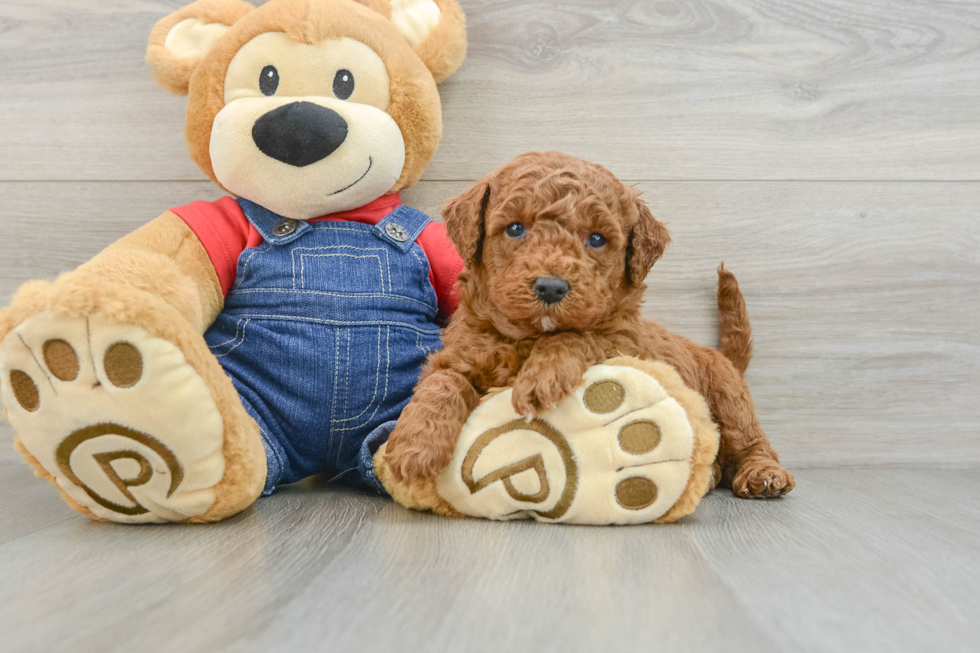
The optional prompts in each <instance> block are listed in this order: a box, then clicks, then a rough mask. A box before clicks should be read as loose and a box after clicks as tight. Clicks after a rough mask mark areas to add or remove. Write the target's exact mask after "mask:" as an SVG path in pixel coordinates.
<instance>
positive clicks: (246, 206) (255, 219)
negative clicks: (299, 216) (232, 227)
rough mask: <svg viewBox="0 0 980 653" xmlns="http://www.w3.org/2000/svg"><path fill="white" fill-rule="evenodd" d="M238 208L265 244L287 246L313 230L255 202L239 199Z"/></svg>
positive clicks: (303, 223) (299, 221) (303, 222)
mask: <svg viewBox="0 0 980 653" xmlns="http://www.w3.org/2000/svg"><path fill="white" fill-rule="evenodd" d="M236 201H237V202H238V206H240V207H241V208H242V212H243V213H245V218H246V219H247V220H248V221H249V222H251V223H252V225H253V226H254V227H255V229H256V230H257V231H258V232H259V233H260V234H262V237H263V238H265V242H267V243H272V244H273V245H287V244H289V243H291V242H293V241H294V240H296V239H297V238H300V237H302V236H303V234H305V233H306V232H307V231H310V230H312V229H313V227H311V226H310V225H309V224H307V223H306V222H305V221H303V220H293V219H292V218H284V217H282V216H281V215H279V214H277V213H273V212H272V211H270V210H269V209H266V208H264V207H261V206H259V205H258V204H256V203H255V202H250V201H248V200H246V199H242V198H239V199H238V200H236Z"/></svg>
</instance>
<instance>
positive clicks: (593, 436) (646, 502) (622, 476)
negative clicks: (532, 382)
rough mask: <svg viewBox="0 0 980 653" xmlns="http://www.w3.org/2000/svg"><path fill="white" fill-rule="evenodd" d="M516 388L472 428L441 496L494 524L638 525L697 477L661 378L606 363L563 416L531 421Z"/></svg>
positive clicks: (689, 440) (689, 443)
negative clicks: (515, 403)
mask: <svg viewBox="0 0 980 653" xmlns="http://www.w3.org/2000/svg"><path fill="white" fill-rule="evenodd" d="M510 402H511V391H510V390H505V391H503V392H500V393H498V394H496V395H493V396H490V397H488V398H487V399H485V400H484V402H483V403H482V404H481V405H480V406H479V407H478V408H477V409H476V411H474V413H473V414H472V415H471V416H470V419H469V420H468V421H467V423H466V426H465V427H464V429H463V431H462V433H461V434H460V438H459V442H458V444H457V447H456V453H455V456H454V459H453V461H452V463H451V464H450V466H449V467H448V468H447V469H446V470H445V471H444V472H443V473H442V474H441V475H440V477H439V479H438V481H437V488H438V492H439V495H440V496H442V497H443V498H444V499H445V500H446V501H448V502H449V503H450V504H451V505H452V506H453V507H454V508H456V510H458V511H459V512H461V513H463V514H466V515H470V516H475V517H485V518H490V519H519V518H533V519H537V520H539V521H551V522H567V523H579V524H636V523H647V522H651V521H654V520H656V519H659V518H661V517H663V516H664V515H665V514H666V513H667V512H668V511H669V510H670V509H671V508H672V507H673V506H674V505H675V504H676V503H677V502H678V501H679V499H680V498H681V496H682V495H683V494H684V493H685V490H686V489H687V488H688V481H689V479H690V478H691V471H692V457H693V455H694V449H695V433H694V429H693V427H692V425H691V422H690V420H689V419H688V414H687V413H686V411H685V410H684V408H683V407H682V406H681V405H680V403H678V401H677V400H676V399H675V398H674V397H672V396H671V395H670V394H669V393H668V392H667V390H665V388H664V386H663V385H661V384H660V383H659V382H658V381H657V379H655V378H654V377H653V376H651V375H649V374H647V373H645V372H644V371H641V370H640V369H636V368H634V367H628V366H618V365H596V366H594V367H592V368H590V369H589V370H588V371H587V372H586V374H585V383H584V384H583V385H582V386H581V387H579V388H578V389H577V390H576V391H575V392H574V393H573V394H572V395H571V396H570V397H569V398H568V399H566V400H565V401H564V402H563V403H562V404H560V405H559V406H558V407H557V408H556V409H555V410H553V411H551V412H550V413H546V414H544V415H542V416H540V417H538V418H535V419H532V420H530V421H529V420H527V419H525V418H523V417H521V416H519V415H517V414H516V413H515V412H514V410H513V408H512V407H511V403H510Z"/></svg>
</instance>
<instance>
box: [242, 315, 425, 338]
mask: <svg viewBox="0 0 980 653" xmlns="http://www.w3.org/2000/svg"><path fill="white" fill-rule="evenodd" d="M237 315H239V316H240V317H247V318H249V319H256V320H258V319H268V320H295V321H297V322H314V323H317V324H329V325H331V326H397V327H404V328H406V329H411V330H413V331H419V332H421V333H425V334H440V333H442V330H441V329H439V328H438V327H436V328H433V329H420V328H418V327H417V326H415V325H414V324H409V323H408V322H396V321H394V320H327V319H324V318H315V317H304V316H300V315H267V314H261V313H238V314H237Z"/></svg>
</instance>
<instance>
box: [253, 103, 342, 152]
mask: <svg viewBox="0 0 980 653" xmlns="http://www.w3.org/2000/svg"><path fill="white" fill-rule="evenodd" d="M346 138H347V121H346V120H344V119H343V118H341V117H340V114H339V113H337V112H336V111H334V110H332V109H328V108H327V107H321V106H320V105H319V104H313V103H312V102H293V103H291V104H284V105H283V106H281V107H279V108H278V109H273V110H272V111H270V112H269V113H267V114H265V115H264V116H262V117H261V118H259V119H258V120H256V121H255V124H254V125H253V126H252V140H253V141H255V145H256V146H258V148H259V150H260V151H261V152H262V153H263V154H265V155H266V156H270V157H272V158H273V159H276V160H277V161H282V162H283V163H288V164H289V165H291V166H296V167H297V168H302V167H303V166H308V165H310V164H311V163H316V162H317V161H320V160H321V159H324V158H326V157H328V156H330V154H331V153H332V152H333V151H334V150H336V149H337V148H338V147H340V145H341V144H342V143H343V142H344V139H346Z"/></svg>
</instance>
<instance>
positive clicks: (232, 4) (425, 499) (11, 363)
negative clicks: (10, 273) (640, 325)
mask: <svg viewBox="0 0 980 653" xmlns="http://www.w3.org/2000/svg"><path fill="white" fill-rule="evenodd" d="M465 52H466V36H465V28H464V19H463V15H462V13H461V11H460V9H459V7H458V6H457V4H456V2H455V1H454V0H363V1H362V2H360V3H358V2H355V1H354V0H271V1H270V2H268V3H266V4H265V5H263V6H261V7H260V8H258V9H255V8H253V7H252V6H251V5H248V4H246V3H244V2H241V1H240V0H199V1H198V2H195V3H193V4H191V5H189V6H187V7H185V8H184V9H181V10H179V11H177V12H176V13H174V14H172V15H171V16H169V17H167V18H165V19H163V20H162V21H160V23H158V24H157V26H156V28H155V29H154V30H153V33H152V35H151V37H150V45H149V49H148V53H147V59H148V61H149V63H150V64H151V65H152V67H153V70H154V72H155V74H156V77H157V79H158V81H159V83H160V84H161V85H162V86H164V87H165V88H167V89H169V90H171V91H173V92H176V93H186V94H188V96H189V101H188V108H187V123H186V125H187V127H186V137H187V142H188V145H189V149H190V155H191V157H192V158H193V159H194V161H195V162H196V163H197V164H198V165H199V166H200V168H201V169H202V170H203V171H204V172H205V173H206V174H207V175H208V176H209V177H210V178H211V179H212V180H214V182H215V183H217V184H218V185H219V186H221V187H222V188H223V189H225V190H226V191H228V192H229V193H230V194H232V195H233V196H234V197H225V198H223V199H220V200H218V201H216V202H195V203H193V204H190V205H187V206H181V207H175V208H173V209H171V210H169V211H167V212H165V213H164V214H163V215H161V216H160V217H159V218H157V219H155V220H153V221H152V222H150V223H149V224H147V225H146V226H145V227H143V228H141V229H139V230H138V231H136V232H134V233H132V234H130V235H129V236H127V237H125V238H123V239H122V240H120V241H119V242H117V243H115V244H114V245H112V246H111V247H109V248H108V249H107V250H105V251H104V252H102V253H101V254H99V255H98V256H97V257H95V258H94V259H93V260H92V261H90V262H88V263H86V264H85V265H82V266H81V267H80V268H79V269H77V270H75V271H74V272H70V273H67V274H64V275H63V276H61V277H60V278H58V279H57V280H56V281H54V282H41V281H36V282H31V283H28V284H26V285H25V286H24V287H23V288H22V289H21V290H20V291H19V292H18V293H17V294H16V296H15V297H14V300H13V302H12V304H11V306H10V307H9V308H6V309H4V310H3V311H2V312H0V398H2V401H3V404H4V406H5V407H6V413H7V417H8V419H9V421H10V422H11V424H12V425H13V426H14V428H15V430H16V432H17V433H18V436H17V438H16V440H15V443H14V445H15V448H16V449H17V450H18V451H20V453H21V454H22V455H23V456H24V458H25V459H26V460H27V462H28V463H29V464H30V465H31V466H32V467H33V469H34V470H35V472H36V473H37V475H38V476H41V477H42V478H45V479H47V480H48V481H50V482H51V483H52V484H54V485H55V486H56V487H57V488H58V489H59V490H60V492H61V494H62V496H63V498H64V499H65V501H66V502H67V503H68V505H70V506H71V507H72V508H74V509H76V510H78V511H79V512H82V513H84V514H86V515H88V516H90V517H92V518H95V519H100V520H108V521H115V522H124V523H147V522H175V521H188V522H210V521H216V520H220V519H222V518H225V517H228V516H230V515H233V514H235V513H237V512H239V511H241V510H243V509H245V508H246V507H248V506H249V505H251V504H252V503H253V502H254V501H255V500H256V498H257V497H258V496H259V495H260V494H261V493H263V492H265V493H270V492H272V491H273V490H274V489H275V487H276V486H277V485H279V484H284V483H290V482H293V481H296V480H299V479H301V478H304V477H306V476H309V475H312V474H321V475H325V476H326V477H327V478H330V479H339V480H341V481H343V482H347V483H349V484H352V485H355V486H361V487H366V488H374V489H375V490H377V491H379V492H386V491H387V492H389V493H390V494H392V495H393V496H394V498H395V499H396V500H399V501H401V502H402V503H404V504H405V505H408V506H410V507H415V508H422V509H433V510H435V511H437V512H440V513H443V514H453V515H459V514H468V515H473V516H481V517H489V518H495V519H511V518H515V517H521V516H523V517H530V516H533V517H536V518H538V519H543V520H547V521H574V522H583V523H632V522H649V521H654V520H657V521H672V520H674V519H677V518H679V517H680V516H682V515H684V514H687V513H689V512H690V511H691V510H693V509H694V507H695V505H696V504H697V502H698V500H699V499H700V498H701V496H702V495H703V494H704V493H705V492H706V491H707V488H708V485H709V482H710V477H711V473H710V464H711V462H712V460H713V459H714V457H715V452H716V450H717V446H718V433H717V430H716V429H715V428H714V425H713V424H712V422H711V419H710V415H709V414H708V412H707V407H706V406H705V404H704V401H703V400H701V398H700V397H699V396H698V395H696V394H695V393H694V392H692V391H691V390H688V389H687V388H685V387H684V385H683V383H682V382H681V381H680V379H679V377H678V376H677V374H676V372H674V371H673V370H671V369H670V368H669V367H667V366H665V365H659V364H649V363H640V362H638V361H635V360H629V361H612V362H608V363H607V364H605V365H599V366H596V367H593V368H591V369H590V370H588V372H587V373H586V375H585V377H584V379H583V383H582V387H581V388H580V391H578V392H576V393H575V394H574V395H573V396H572V397H570V398H569V399H568V400H567V401H564V402H562V403H561V405H559V406H556V407H555V409H554V411H552V412H551V413H547V414H544V415H541V416H539V420H538V422H540V423H538V422H535V423H534V424H531V427H530V428H525V427H524V426H521V425H516V426H515V424H516V423H515V420H516V419H517V418H518V417H520V416H518V415H516V414H515V413H513V409H512V407H511V404H512V402H511V400H510V396H511V394H510V393H511V392H512V391H511V390H504V391H500V392H498V391H491V392H489V394H488V396H487V399H486V401H485V402H484V404H483V405H482V406H481V408H480V409H478V410H476V411H475V412H474V413H473V415H472V416H471V417H470V420H469V421H468V422H467V424H466V426H465V428H464V429H463V432H462V433H461V434H460V435H459V444H458V447H457V450H456V453H457V455H456V457H455V458H454V459H453V461H452V462H451V463H450V465H449V467H448V468H447V469H446V472H445V474H444V482H442V484H441V485H437V484H436V483H435V482H430V483H428V484H419V485H414V486H404V485H399V484H398V483H397V482H394V481H393V480H392V478H391V474H390V470H389V469H388V467H387V466H386V464H385V458H384V452H385V449H384V444H385V442H386V441H387V439H388V437H389V435H390V434H391V433H392V430H393V429H394V427H395V424H396V420H397V418H398V416H399V415H400V413H401V411H402V410H403V409H404V408H405V406H406V405H407V404H408V402H409V399H410V398H411V394H412V391H413V388H414V386H415V384H416V382H417V380H418V378H419V375H420V372H421V370H422V367H423V365H424V363H425V360H426V358H427V356H428V355H429V354H430V353H431V352H433V351H435V350H438V349H439V348H440V347H441V340H440V335H441V327H443V326H444V325H445V324H446V322H447V320H448V318H449V316H450V315H451V314H452V312H453V310H454V309H455V307H456V305H457V303H458V302H459V297H458V296H457V295H456V294H455V291H454V284H455V283H456V279H457V275H458V274H459V272H460V270H461V269H462V267H463V262H462V259H461V258H460V256H459V255H458V254H457V253H456V250H455V248H454V247H453V245H452V243H451V242H450V241H449V239H448V238H447V236H446V231H445V228H444V227H443V225H442V224H439V223H434V222H432V221H431V220H430V219H429V218H428V217H427V216H426V215H424V214H422V213H421V212H419V211H416V210H414V209H411V208H408V207H405V206H402V205H401V203H400V198H399V191H400V190H401V189H403V188H407V187H408V186H410V185H411V184H413V183H414V182H416V181H417V180H418V179H419V178H420V176H421V175H422V172H423V170H424V169H425V167H426V165H427V164H428V162H429V160H430V159H431V157H432V155H433V153H434V152H435V150H436V147H437V145H438V142H439V139H440V137H441V129H442V125H441V107H440V101H439V95H438V92H437V90H436V83H437V82H439V81H441V80H443V79H445V78H446V77H447V76H449V75H450V74H451V73H452V72H453V71H454V70H455V69H456V68H457V67H458V66H459V65H460V64H461V62H462V60H463V58H464V56H465ZM457 400H459V397H453V396H451V395H447V396H446V397H445V401H447V402H453V401H457ZM628 416H632V420H631V421H629V424H633V423H634V422H637V420H639V422H638V423H640V426H642V428H632V430H629V429H627V430H629V433H628V434H627V435H626V436H624V435H623V433H624V432H625V431H624V430H623V429H624V428H625V426H624V424H625V423H621V422H622V420H623V419H626V417H628ZM641 418H642V419H641ZM521 419H523V417H521ZM529 424H530V423H529ZM542 424H545V425H546V426H542ZM651 424H652V425H655V426H656V429H654V427H653V426H651ZM518 427H519V428H518ZM583 429H585V431H583ZM653 430H656V432H657V438H656V443H654V444H651V443H652V442H653V441H652V440H651V439H650V435H651V433H653ZM487 434H490V435H489V436H488V435H487ZM630 434H631V435H630ZM491 436H492V437H491ZM623 437H626V441H627V442H628V443H629V444H626V445H622V444H621V443H622V442H623V440H622V438H623ZM617 442H620V444H616V443H617ZM613 445H615V447H613ZM624 446H625V447H626V449H623V447H624ZM611 447H613V448H611ZM616 447H618V448H616ZM630 447H633V448H636V447H639V449H637V450H636V451H635V452H633V453H630ZM640 449H642V451H640ZM666 454H669V455H670V456H671V461H670V464H669V465H660V466H659V467H658V466H656V463H658V462H659V461H660V459H659V458H658V456H660V457H662V456H663V455H666ZM622 455H635V456H637V458H636V460H641V459H642V460H641V462H642V461H643V460H645V461H647V462H649V463H650V464H651V465H654V466H653V467H650V469H648V470H647V471H648V472H649V474H647V477H648V478H646V481H645V482H644V481H642V480H639V481H638V480H636V479H635V478H633V476H635V475H631V476H630V478H625V477H624V478H619V476H622V474H621V473H620V472H618V471H617V468H618V467H617V466H618V465H619V462H620V461H619V458H620V457H621V456H622ZM647 459H649V460H647ZM634 462H635V461H634ZM617 474H618V475H619V476H617ZM651 479H656V481H655V483H654V481H653V480H651ZM624 481H625V484H624ZM651 484H653V485H654V486H655V488H654V489H653V490H651Z"/></svg>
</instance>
